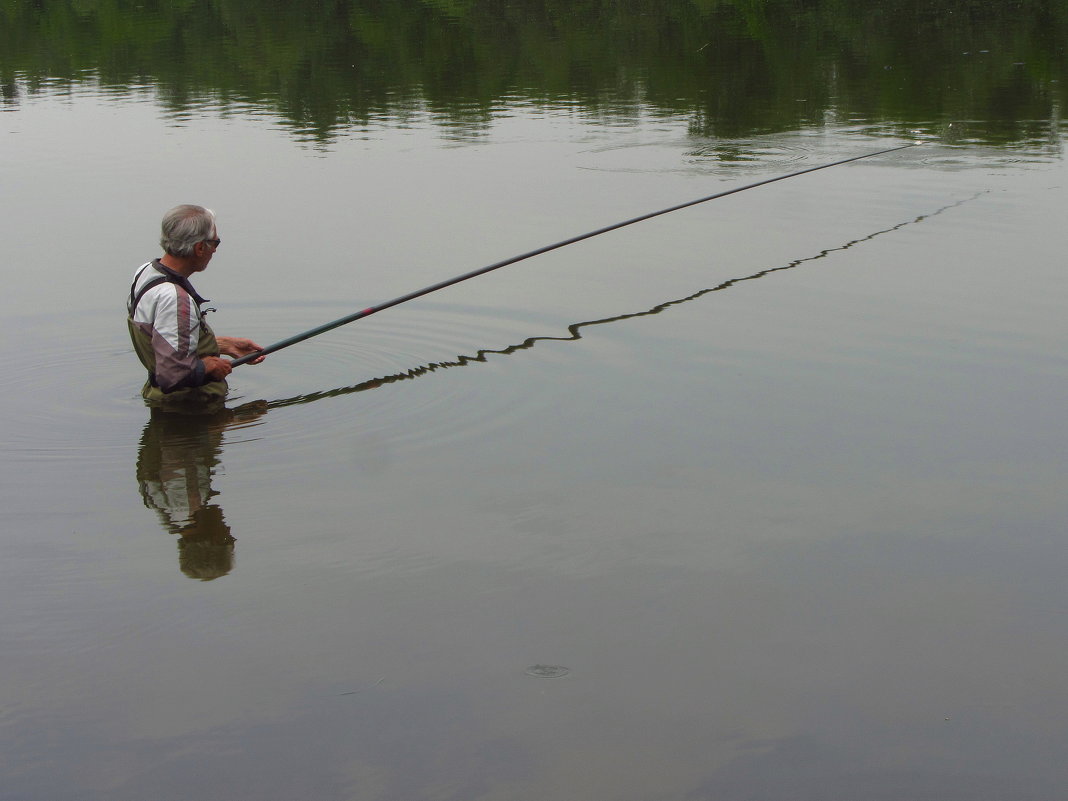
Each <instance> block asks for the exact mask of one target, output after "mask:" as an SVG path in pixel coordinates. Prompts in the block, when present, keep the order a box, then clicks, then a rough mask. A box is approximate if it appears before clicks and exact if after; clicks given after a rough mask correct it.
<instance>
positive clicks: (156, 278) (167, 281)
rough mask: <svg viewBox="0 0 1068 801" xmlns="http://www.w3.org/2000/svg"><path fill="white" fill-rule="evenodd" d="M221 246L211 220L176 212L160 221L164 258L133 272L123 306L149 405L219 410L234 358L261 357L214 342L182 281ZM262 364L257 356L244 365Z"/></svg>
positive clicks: (248, 343) (246, 342)
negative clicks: (142, 370)
mask: <svg viewBox="0 0 1068 801" xmlns="http://www.w3.org/2000/svg"><path fill="white" fill-rule="evenodd" d="M221 243H222V240H221V239H219V231H218V228H217V227H216V224H215V213H214V212H213V211H211V209H206V208H204V207H203V206H191V205H183V206H175V207H174V208H173V209H171V210H170V211H168V212H167V213H166V214H165V215H164V216H163V225H162V236H161V237H160V245H161V246H162V248H163V251H164V254H163V256H161V257H160V258H158V259H154V260H152V261H150V262H147V263H146V264H143V265H141V267H139V268H138V270H137V273H136V274H135V276H134V281H133V284H132V286H131V287H130V296H129V298H128V299H127V302H126V308H127V312H128V315H127V323H128V326H129V329H130V338H131V339H132V340H133V345H134V350H135V351H136V352H137V356H138V358H139V359H140V360H141V364H143V365H144V366H145V369H147V370H148V381H147V382H146V383H145V386H144V389H143V390H142V392H141V394H142V396H143V397H144V398H145V399H146V400H148V401H149V402H150V403H152V404H153V405H159V406H176V405H177V406H186V405H189V404H193V405H203V404H205V403H207V404H212V405H215V404H220V403H221V402H222V401H223V399H224V398H225V397H226V393H227V385H226V376H228V375H229V374H230V371H231V370H232V369H233V368H232V367H231V366H230V362H229V361H228V360H226V359H223V358H222V356H223V355H224V354H225V355H226V356H232V357H234V358H237V357H240V356H246V355H248V354H250V353H255V352H256V351H258V350H262V347H260V346H259V345H257V344H256V343H255V342H253V341H252V340H251V339H240V338H237V337H216V336H215V334H214V333H213V332H212V330H211V327H210V326H209V325H208V323H207V321H206V320H205V319H204V314H205V312H204V310H202V308H201V307H202V306H203V305H204V304H205V303H207V301H206V300H205V299H204V298H202V297H201V296H200V295H199V294H197V291H196V290H195V289H193V285H192V284H191V283H189V278H190V277H191V276H192V275H193V274H194V273H199V272H203V271H204V270H205V269H207V266H208V264H209V262H211V259H212V257H213V256H214V255H215V251H216V250H218V249H219V245H220V244H221ZM261 361H263V357H260V358H259V359H255V360H253V361H252V362H250V364H257V363H259V362H261Z"/></svg>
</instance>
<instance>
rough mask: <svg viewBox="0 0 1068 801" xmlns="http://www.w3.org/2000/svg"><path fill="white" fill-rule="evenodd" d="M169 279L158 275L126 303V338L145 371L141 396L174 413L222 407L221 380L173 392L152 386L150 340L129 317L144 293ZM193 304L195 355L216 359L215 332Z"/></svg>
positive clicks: (225, 388) (223, 385)
mask: <svg viewBox="0 0 1068 801" xmlns="http://www.w3.org/2000/svg"><path fill="white" fill-rule="evenodd" d="M169 280H170V279H169V278H168V277H167V276H160V277H159V278H154V279H152V280H151V281H149V282H148V283H147V284H146V285H145V287H144V288H143V289H142V290H141V292H140V293H139V294H138V295H137V297H135V298H134V299H133V302H132V303H131V304H130V313H129V315H128V316H127V318H126V325H127V327H128V328H129V330H130V339H131V340H133V346H134V350H135V351H136V352H137V357H138V358H139V359H140V360H141V364H143V365H144V366H145V367H146V368H147V369H148V381H146V382H145V385H144V387H142V389H141V397H143V398H144V399H145V400H146V401H148V403H149V404H150V405H152V406H159V407H162V408H164V409H171V410H174V411H179V410H188V411H194V412H195V411H202V410H204V409H205V408H212V407H218V406H220V405H222V402H223V401H224V400H225V399H226V393H227V392H229V391H230V388H229V387H228V386H227V385H226V382H225V381H209V382H208V383H207V384H202V385H201V386H199V387H183V388H182V389H176V390H174V391H173V392H164V391H163V390H162V389H160V388H159V387H158V386H156V377H155V375H154V370H155V365H156V354H155V351H153V350H152V342H151V340H150V339H149V338H148V337H146V336H145V335H144V334H142V333H141V332H140V331H139V330H138V328H137V326H136V325H135V324H134V321H133V315H134V310H135V309H136V308H137V304H138V302H139V301H140V300H141V298H142V297H143V296H144V294H145V292H147V291H148V290H150V289H152V287H154V286H157V285H158V284H162V283H164V282H166V281H169ZM193 302H194V304H195V305H196V307H197V315H198V316H199V317H200V335H199V337H198V338H197V356H198V357H200V358H201V359H203V358H204V357H205V356H218V355H219V343H218V342H217V341H216V339H215V332H214V331H212V330H211V326H210V325H208V322H207V320H205V319H204V312H202V311H201V310H200V304H198V303H196V301H193Z"/></svg>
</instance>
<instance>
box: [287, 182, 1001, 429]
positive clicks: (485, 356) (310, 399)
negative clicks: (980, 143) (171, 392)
mask: <svg viewBox="0 0 1068 801" xmlns="http://www.w3.org/2000/svg"><path fill="white" fill-rule="evenodd" d="M983 194H985V191H983V192H977V193H975V194H974V195H971V196H970V197H966V198H963V199H961V200H958V201H956V202H954V203H950V204H948V205H945V206H942V207H941V208H938V209H936V210H934V211H932V212H928V213H926V214H921V215H919V216H918V217H914V218H913V219H911V220H905V221H904V222H900V223H898V224H897V225H893V226H891V227H890V228H884V229H882V230H879V231H875V232H874V233H871V234H868V235H867V236H863V237H859V238H857V239H852V240H850V241H849V242H846V243H845V244H842V245H837V246H835V247H831V248H825V249H824V250H821V251H820V252H819V253H816V254H815V255H813V256H805V257H804V258H800V259H795V260H793V261H791V262H790V263H789V264H784V265H782V266H781V267H769V268H767V269H764V270H760V271H759V272H756V273H753V274H752V275H746V276H742V277H741V278H730V279H728V280H726V281H724V282H723V283H721V284H717V285H716V286H713V287H708V288H707V289H702V290H700V291H698V292H694V293H692V294H690V295H687V296H685V297H682V298H677V299H675V300H668V301H664V302H663V303H658V304H657V305H656V306H653V307H651V308H649V309H645V310H644V311H639V312H629V313H627V314H619V315H615V316H613V317H604V318H601V319H599V320H587V321H585V322H580V323H572V324H571V325H569V326H568V327H567V330H568V333H569V335H568V336H537V337H528V338H527V339H525V340H523V341H522V342H520V343H518V344H516V345H508V346H507V347H504V348H483V349H480V350H478V351H477V352H476V353H475V355H473V356H464V355H460V356H457V357H456V359H454V360H451V361H440V362H431V363H429V364H423V365H420V366H418V367H412V368H410V369H408V370H404V371H402V372H398V373H393V374H391V375H386V376H380V377H378V378H372V379H368V380H367V381H362V382H360V383H359V384H354V385H352V386H348V387H340V388H338V389H331V390H325V391H322V392H313V393H309V394H306V395H296V396H294V397H291V398H280V399H278V400H273V401H269V402H268V404H267V406H268V408H271V409H277V408H281V407H283V406H297V405H300V404H305V403H314V402H315V401H318V400H323V399H324V398H336V397H339V396H342V395H351V394H354V393H356V392H366V391H368V390H372V389H379V388H380V387H383V386H385V385H387V384H394V383H397V382H398V381H411V380H414V379H416V378H420V377H422V376H425V375H430V374H431V373H434V372H437V371H438V370H447V369H449V368H452V367H466V366H468V365H472V364H477V363H479V362H481V363H486V362H488V361H489V357H490V356H511V355H512V354H514V353H518V352H519V351H524V350H530V349H531V348H533V347H534V346H535V345H537V344H538V343H539V342H577V341H578V340H580V339H582V333H581V332H582V329H583V328H591V327H593V326H597V325H607V324H609V323H618V322H622V321H624V320H634V319H637V318H639V317H650V316H652V315H655V314H660V313H661V312H664V311H667V310H668V309H671V308H673V307H675V306H681V305H682V304H684V303H690V302H691V301H694V300H697V299H698V298H702V297H704V296H705V295H708V294H710V293H712V292H720V291H723V290H725V289H730V288H731V287H733V286H735V285H737V284H741V283H743V282H745V281H754V280H756V279H758V278H763V277H765V276H768V275H771V274H772V273H780V272H785V271H786V270H793V269H795V268H797V267H800V266H801V265H802V264H806V263H808V262H811V261H817V260H819V259H824V258H827V257H828V256H830V255H831V254H833V253H840V252H842V251H844V250H849V249H850V248H853V247H856V246H857V245H861V244H864V243H865V242H870V241H872V240H873V239H875V238H876V237H880V236H884V235H886V234H891V233H893V232H895V231H900V230H901V229H902V228H904V227H906V226H909V225H915V224H916V223H921V222H923V221H925V220H929V219H930V218H932V217H935V216H937V215H939V214H942V213H943V212H946V211H949V210H950V209H954V208H956V207H958V206H961V205H963V204H965V203H968V202H970V201H972V200H975V199H976V198H978V197H979V196H981V195H983Z"/></svg>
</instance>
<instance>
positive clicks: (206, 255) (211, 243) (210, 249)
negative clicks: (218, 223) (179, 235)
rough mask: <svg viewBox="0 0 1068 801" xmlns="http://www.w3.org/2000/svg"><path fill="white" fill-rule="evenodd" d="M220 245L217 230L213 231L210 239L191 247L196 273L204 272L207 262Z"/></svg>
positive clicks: (220, 241)
mask: <svg viewBox="0 0 1068 801" xmlns="http://www.w3.org/2000/svg"><path fill="white" fill-rule="evenodd" d="M221 244H222V240H221V239H220V238H219V231H218V229H213V230H212V232H211V238H210V239H204V240H201V241H200V242H197V243H196V245H194V246H193V253H194V254H195V255H196V257H197V265H196V271H197V272H198V273H200V272H204V270H206V269H207V268H208V262H210V261H211V257H212V256H214V255H215V251H216V250H218V249H219V245H221Z"/></svg>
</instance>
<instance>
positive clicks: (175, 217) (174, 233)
mask: <svg viewBox="0 0 1068 801" xmlns="http://www.w3.org/2000/svg"><path fill="white" fill-rule="evenodd" d="M214 230H215V212H214V211H212V210H211V209H206V208H204V207H203V206H191V205H183V206H175V207H174V208H173V209H171V210H170V211H168V212H167V213H166V214H164V215H163V226H162V231H163V233H162V235H161V236H160V239H159V244H160V247H162V248H163V250H164V252H165V253H169V254H170V255H172V256H192V255H193V246H194V245H196V243H197V242H203V241H204V240H205V239H210V238H211V234H212V232H213V231H214Z"/></svg>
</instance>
